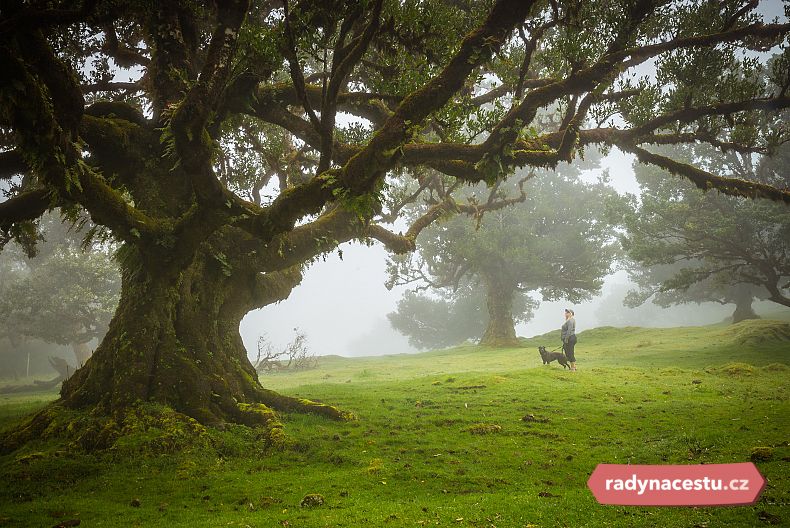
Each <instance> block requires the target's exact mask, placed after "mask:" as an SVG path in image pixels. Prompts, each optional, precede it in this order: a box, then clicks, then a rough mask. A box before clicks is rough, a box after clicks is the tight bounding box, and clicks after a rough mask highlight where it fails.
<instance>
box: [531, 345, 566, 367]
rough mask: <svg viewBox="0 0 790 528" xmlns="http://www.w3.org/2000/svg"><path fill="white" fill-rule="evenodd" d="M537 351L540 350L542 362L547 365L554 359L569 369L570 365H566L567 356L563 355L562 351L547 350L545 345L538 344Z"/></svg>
mask: <svg viewBox="0 0 790 528" xmlns="http://www.w3.org/2000/svg"><path fill="white" fill-rule="evenodd" d="M538 352H540V357H541V358H542V359H543V364H544V365H548V364H549V363H551V362H552V361H554V360H557V363H559V364H560V365H562V367H563V368H567V369H568V370H570V368H571V367H570V365H568V358H567V357H565V354H564V353H562V352H547V351H546V347H544V346H539V347H538Z"/></svg>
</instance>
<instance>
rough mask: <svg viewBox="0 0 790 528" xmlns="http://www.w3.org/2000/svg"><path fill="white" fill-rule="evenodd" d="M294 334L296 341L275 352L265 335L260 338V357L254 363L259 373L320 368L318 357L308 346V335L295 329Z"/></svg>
mask: <svg viewBox="0 0 790 528" xmlns="http://www.w3.org/2000/svg"><path fill="white" fill-rule="evenodd" d="M294 332H296V336H295V337H294V340H293V341H291V342H290V343H288V345H286V346H285V348H284V349H283V350H281V351H275V350H274V347H273V346H272V344H271V342H270V341H269V339H268V338H267V337H266V336H265V335H262V336H259V337H258V356H257V357H256V359H255V361H254V362H253V366H254V367H255V370H256V371H257V372H264V373H267V372H276V371H280V370H306V369H311V368H315V367H317V366H318V356H316V355H315V352H312V351H310V349H309V348H308V346H307V335H306V334H305V333H304V332H302V331H301V330H299V329H298V328H294Z"/></svg>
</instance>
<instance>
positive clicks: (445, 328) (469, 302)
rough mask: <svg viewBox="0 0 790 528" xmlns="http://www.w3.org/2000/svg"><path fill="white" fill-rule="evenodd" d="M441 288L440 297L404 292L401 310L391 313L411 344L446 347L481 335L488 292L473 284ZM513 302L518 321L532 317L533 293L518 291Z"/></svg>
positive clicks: (398, 328) (486, 315)
mask: <svg viewBox="0 0 790 528" xmlns="http://www.w3.org/2000/svg"><path fill="white" fill-rule="evenodd" d="M439 292H440V293H442V294H444V295H442V296H441V297H439V298H435V297H431V296H428V295H424V294H420V293H418V292H416V291H407V292H406V293H404V295H403V297H402V298H401V299H400V300H399V301H398V307H397V310H396V311H394V312H392V313H390V314H387V318H388V319H389V321H390V324H391V325H392V327H393V328H395V330H397V331H398V332H400V333H402V334H403V335H405V336H408V338H409V344H410V345H411V346H413V347H416V348H420V349H427V348H443V347H448V346H453V345H457V344H459V343H462V342H464V341H466V340H470V339H474V340H477V339H479V338H480V336H481V335H482V334H483V331H484V330H485V328H486V325H487V319H488V314H487V310H486V306H485V297H486V296H485V292H484V291H481V288H480V287H479V286H477V287H476V286H475V285H472V284H465V285H462V286H461V287H459V288H457V289H455V290H454V291H442V290H439ZM433 293H437V292H436V291H434V292H433ZM513 302H514V305H513V316H514V321H515V322H522V321H523V322H526V321H528V320H529V319H531V317H532V313H533V310H534V308H535V303H534V301H533V300H532V299H531V298H530V297H529V296H526V295H516V296H515V297H514V299H513Z"/></svg>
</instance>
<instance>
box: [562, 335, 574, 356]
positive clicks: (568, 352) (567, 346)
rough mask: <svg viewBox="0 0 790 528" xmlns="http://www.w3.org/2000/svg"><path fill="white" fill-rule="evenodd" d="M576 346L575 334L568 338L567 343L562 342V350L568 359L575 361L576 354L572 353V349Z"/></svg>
mask: <svg viewBox="0 0 790 528" xmlns="http://www.w3.org/2000/svg"><path fill="white" fill-rule="evenodd" d="M575 347H576V335H575V334H574V335H572V336H571V337H570V339H568V342H567V343H563V344H562V351H563V352H565V356H566V357H567V358H568V361H573V362H574V363H575V362H576V356H575V355H574V351H573V349H574V348H575Z"/></svg>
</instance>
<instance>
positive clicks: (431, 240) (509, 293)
mask: <svg viewBox="0 0 790 528" xmlns="http://www.w3.org/2000/svg"><path fill="white" fill-rule="evenodd" d="M519 185H523V188H522V189H521V190H522V195H521V199H520V200H519V202H518V203H515V204H511V205H510V206H509V207H507V208H502V209H498V210H494V211H490V212H487V213H485V214H484V215H483V216H482V217H479V218H478V219H477V221H470V219H469V218H468V217H465V216H457V217H453V218H451V219H449V220H447V221H445V222H441V223H438V224H435V225H433V226H431V227H429V228H427V229H426V230H425V231H424V232H423V233H422V235H421V237H420V239H419V241H418V244H417V251H416V253H415V254H413V255H409V256H406V257H393V258H392V259H391V264H390V273H391V279H390V281H391V284H400V285H405V284H413V283H417V284H423V285H426V284H427V285H429V286H431V287H435V288H442V289H453V288H458V286H459V285H461V284H462V281H473V282H475V283H477V284H479V285H480V290H479V291H481V292H482V293H483V295H484V296H485V306H486V311H487V315H488V317H487V321H488V322H487V324H486V327H485V330H484V331H483V334H482V338H481V340H480V344H481V345H489V346H513V345H516V344H517V343H518V341H517V339H516V332H515V327H514V325H515V321H516V320H517V319H519V318H521V319H523V318H525V316H526V314H516V315H515V316H514V306H515V305H514V303H515V302H516V299H517V298H518V299H520V301H519V304H520V305H521V306H524V305H525V301H524V300H523V297H522V296H523V295H525V294H528V293H530V292H539V293H540V294H541V295H542V297H543V299H544V300H555V299H568V300H569V301H570V302H579V301H581V300H583V299H588V298H590V297H591V295H592V294H593V293H596V292H598V291H599V290H600V287H601V285H602V283H603V277H604V276H605V275H607V274H608V273H609V272H610V269H611V263H612V260H613V258H614V255H615V246H616V244H615V241H614V237H613V233H612V227H611V225H610V224H609V223H608V222H607V221H606V220H605V218H606V213H607V210H608V209H607V208H609V207H617V206H618V205H619V204H620V203H621V200H620V199H619V197H618V195H617V193H616V192H615V191H614V190H613V189H612V188H611V187H609V186H608V185H606V184H605V183H603V182H599V183H597V184H587V183H583V182H582V181H580V180H579V179H578V178H577V177H574V176H568V175H562V174H560V173H552V174H544V175H542V176H541V177H539V178H534V179H532V180H530V181H529V182H527V183H526V184H525V185H524V183H523V182H521V183H520V184H519ZM500 190H501V189H493V190H491V191H485V189H479V188H478V189H477V192H488V193H489V199H488V201H490V200H491V199H492V196H493V195H494V194H496V192H499V191H500ZM472 201H474V200H472ZM480 202H481V203H486V200H480ZM407 306H408V305H407ZM407 306H404V308H407ZM527 306H530V308H531V305H529V304H527ZM422 312H423V314H425V315H428V314H426V313H425V310H423V311H422ZM415 315H416V314H415Z"/></svg>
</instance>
